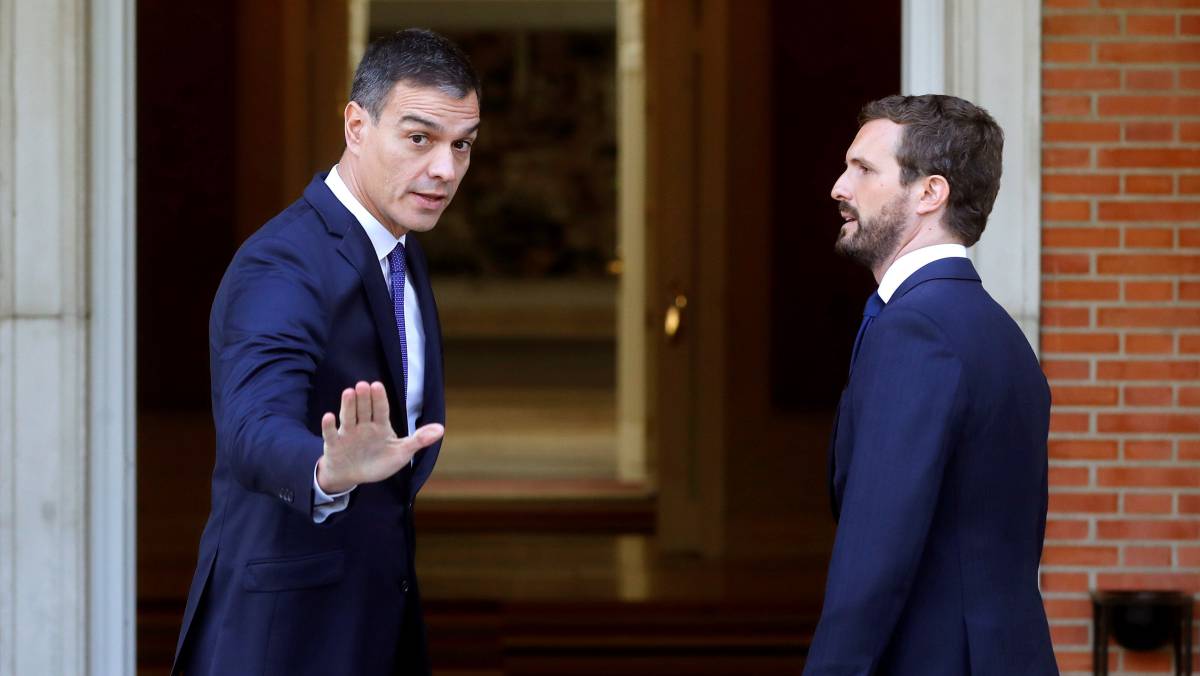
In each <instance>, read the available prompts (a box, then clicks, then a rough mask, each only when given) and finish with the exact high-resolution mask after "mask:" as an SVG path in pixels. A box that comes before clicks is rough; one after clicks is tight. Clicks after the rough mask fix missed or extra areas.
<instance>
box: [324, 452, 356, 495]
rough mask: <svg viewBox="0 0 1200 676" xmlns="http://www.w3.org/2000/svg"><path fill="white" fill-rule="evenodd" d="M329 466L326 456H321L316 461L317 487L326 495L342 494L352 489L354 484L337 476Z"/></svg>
mask: <svg viewBox="0 0 1200 676" xmlns="http://www.w3.org/2000/svg"><path fill="white" fill-rule="evenodd" d="M331 464H332V463H330V462H329V456H327V455H322V456H321V459H320V460H318V461H317V487H319V488H320V489H321V490H322V491H324V492H325V493H326V494H327V495H333V494H335V493H344V492H346V491H348V490H350V489H351V488H354V486H355V484H354V483H353V482H350V481H346V480H344V479H341V478H339V477H338V476H337V473H336V471H334V470H333V469H331V468H330V465H331Z"/></svg>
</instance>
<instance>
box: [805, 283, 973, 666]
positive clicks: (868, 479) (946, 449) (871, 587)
mask: <svg viewBox="0 0 1200 676" xmlns="http://www.w3.org/2000/svg"><path fill="white" fill-rule="evenodd" d="M854 369H855V373H854V376H853V378H852V381H851V384H850V387H851V391H850V392H849V395H850V407H851V408H850V411H849V412H850V414H851V415H852V416H853V419H852V424H853V429H854V440H853V449H852V455H851V458H850V462H849V465H848V467H847V470H846V483H845V489H844V491H843V498H842V508H841V516H840V520H839V522H838V528H837V535H836V537H835V540H834V546H833V555H832V559H831V561H830V565H829V577H828V580H827V583H826V589H825V602H824V607H823V609H822V611H821V620H820V622H819V624H818V625H817V631H816V635H815V636H814V637H813V644H812V647H811V649H810V651H809V659H808V664H807V666H806V668H805V672H804V673H805V675H806V676H868V675H871V674H875V673H876V671H875V670H876V669H877V666H878V664H879V661H880V659H881V657H882V654H883V652H884V650H886V649H887V646H888V642H889V639H890V637H891V635H892V633H893V632H894V629H895V626H896V623H897V621H898V620H899V617H900V613H901V612H902V611H903V609H904V607H905V603H906V601H907V598H908V595H909V592H910V589H911V587H912V583H913V579H914V578H915V576H916V572H917V567H918V565H919V564H920V559H921V555H922V553H923V551H924V549H925V542H926V538H927V536H928V533H929V528H930V524H931V522H932V521H933V514H934V510H935V508H936V505H937V501H938V495H939V493H940V491H941V487H942V479H943V474H944V472H945V467H946V464H947V462H948V456H949V453H950V449H951V448H952V446H953V440H954V438H955V436H956V431H957V429H958V426H959V424H960V423H961V420H962V417H963V406H964V404H965V401H966V396H967V395H966V392H965V384H964V378H963V373H962V365H961V362H960V361H959V360H958V358H957V357H956V356H955V354H954V353H953V352H952V351H951V349H950V348H949V345H948V343H947V341H946V340H945V337H944V336H943V335H942V333H941V331H940V329H939V328H938V327H937V326H936V325H935V324H934V323H933V321H932V320H930V319H929V318H927V317H925V316H924V315H922V314H920V313H918V312H915V311H913V310H909V309H907V308H903V307H895V308H889V309H888V310H885V311H884V312H883V313H882V314H880V315H879V317H878V318H877V319H876V320H875V322H874V324H873V325H872V327H871V329H870V330H869V331H868V333H867V335H866V337H865V338H864V342H863V345H862V348H861V352H860V354H859V359H858V363H857V364H856V365H855V367H854Z"/></svg>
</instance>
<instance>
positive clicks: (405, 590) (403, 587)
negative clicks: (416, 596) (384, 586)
mask: <svg viewBox="0 0 1200 676" xmlns="http://www.w3.org/2000/svg"><path fill="white" fill-rule="evenodd" d="M400 593H401V594H407V593H408V580H401V581H400Z"/></svg>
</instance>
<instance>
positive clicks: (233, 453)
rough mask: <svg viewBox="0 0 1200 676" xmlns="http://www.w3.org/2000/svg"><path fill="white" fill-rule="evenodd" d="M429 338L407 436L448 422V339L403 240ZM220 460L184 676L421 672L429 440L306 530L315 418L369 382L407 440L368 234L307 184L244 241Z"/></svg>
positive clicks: (220, 343)
mask: <svg viewBox="0 0 1200 676" xmlns="http://www.w3.org/2000/svg"><path fill="white" fill-rule="evenodd" d="M405 248H406V251H407V262H408V270H409V275H410V276H411V278H412V283H413V287H414V291H415V292H416V296H417V302H418V303H419V304H420V307H421V316H422V319H423V322H424V329H425V382H424V387H425V394H424V403H423V408H422V414H421V417H420V419H419V421H418V424H425V423H431V422H439V423H441V422H444V421H445V399H444V392H443V378H442V351H441V350H442V348H441V331H440V329H439V324H438V314H437V308H436V306H435V305H434V299H433V292H432V289H431V287H430V285H429V276H428V266H427V265H426V262H425V258H424V255H423V254H422V252H421V247H420V245H419V244H418V243H417V241H416V238H415V237H413V236H412V235H411V234H410V235H409V237H408V238H407V240H406V247H405ZM209 355H210V367H211V369H212V407H213V420H214V423H215V425H216V433H217V435H216V436H217V449H216V464H215V469H214V471H213V476H212V511H211V513H210V515H209V518H208V522H207V524H206V525H205V527H204V533H203V535H202V536H201V538H200V554H199V562H198V565H197V568H196V573H195V576H194V578H193V580H192V586H191V590H190V592H189V594H188V600H187V606H186V609H185V611H184V618H183V627H182V629H181V631H180V635H179V642H178V645H177V648H176V666H177V668H181V669H182V670H183V673H184V674H185V675H187V676H192V674H222V675H224V674H251V673H253V674H281V675H282V674H301V673H312V674H318V673H321V674H363V675H373V674H397V673H404V674H409V673H428V664H427V657H426V654H425V638H424V635H425V633H424V631H425V630H424V625H423V624H422V619H421V613H420V600H419V593H418V589H417V583H416V578H415V572H414V569H413V548H414V541H413V521H412V507H413V499H414V497H415V496H416V494H417V491H418V490H419V489H420V488H421V485H422V484H423V483H424V482H425V479H426V478H428V476H429V473H430V472H431V471H432V469H433V465H434V462H435V461H436V459H437V455H438V449H439V448H440V443H439V444H435V445H433V446H430V447H429V448H426V449H424V450H422V451H421V452H419V453H418V454H417V456H416V457H415V458H414V462H413V465H412V467H410V468H406V469H404V470H403V471H401V472H400V473H398V474H396V475H395V476H393V477H392V478H390V479H388V480H385V481H382V482H379V483H375V484H368V485H363V486H359V487H358V488H357V489H355V490H354V492H353V493H351V494H350V502H349V506H348V507H347V508H346V509H345V510H344V511H342V512H339V513H337V514H334V515H332V516H331V517H329V518H328V519H327V520H326V521H325V522H324V523H321V524H316V523H313V519H312V513H311V507H312V485H313V470H314V467H315V465H316V463H317V459H318V458H319V457H320V456H321V454H322V450H323V442H322V439H321V434H320V420H321V416H322V414H324V413H325V412H330V411H331V412H334V413H336V412H337V411H338V410H339V409H340V396H341V392H342V390H343V389H345V388H346V387H352V386H353V385H354V383H355V382H357V381H360V380H365V381H368V382H369V381H374V380H379V381H381V382H382V383H383V384H384V387H385V388H386V389H387V394H388V402H389V404H390V405H391V418H392V427H393V428H394V429H395V430H396V433H397V434H399V435H401V436H404V435H405V434H407V433H408V421H407V416H406V413H405V409H406V407H405V404H404V396H403V395H404V387H403V377H404V376H403V373H404V372H403V366H402V363H401V348H400V338H399V335H398V333H397V330H396V323H395V319H394V317H393V313H392V300H391V295H390V293H389V292H388V290H387V285H386V283H385V281H384V278H383V274H382V273H381V272H380V265H379V260H378V259H377V258H376V256H375V250H374V249H373V248H372V246H371V242H370V240H369V239H368V237H367V234H366V232H365V231H364V230H363V228H362V226H361V225H360V224H359V223H358V221H357V220H356V219H355V218H354V216H352V215H351V214H350V212H349V211H347V210H346V208H345V207H344V206H343V205H342V204H341V203H340V202H339V201H338V200H337V198H336V197H334V195H333V193H332V192H330V190H329V188H328V187H327V186H326V185H325V183H324V175H318V176H317V177H316V178H314V179H313V181H312V183H311V184H309V186H308V188H307V189H306V190H305V191H304V196H303V197H302V198H301V199H299V200H297V201H296V202H295V203H294V204H292V205H291V206H289V207H288V208H287V209H285V210H284V211H283V212H282V213H280V214H279V215H278V216H276V217H275V218H273V219H272V220H270V221H269V222H268V223H267V224H266V225H264V226H263V227H262V228H261V229H260V230H259V231H258V232H256V233H255V234H254V235H253V236H251V237H250V238H249V239H248V240H246V242H245V244H243V245H242V247H241V248H240V249H239V250H238V252H237V254H236V255H235V256H234V259H233V261H232V262H231V263H230V265H229V268H228V269H227V270H226V272H225V276H224V278H223V279H222V280H221V285H220V288H219V289H218V290H217V295H216V298H215V299H214V301H213V307H212V315H211V318H210V322H209Z"/></svg>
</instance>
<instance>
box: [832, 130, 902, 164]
mask: <svg viewBox="0 0 1200 676" xmlns="http://www.w3.org/2000/svg"><path fill="white" fill-rule="evenodd" d="M903 130H904V127H902V126H901V125H898V124H896V123H895V122H892V121H891V120H871V121H870V122H868V123H866V124H864V125H863V126H862V127H860V128H859V130H858V134H857V135H856V136H855V137H854V142H853V143H851V144H850V149H849V150H847V151H846V161H850V160H851V159H859V158H861V159H864V160H867V161H870V162H876V163H879V162H882V161H885V160H891V161H893V162H894V161H895V159H896V146H897V145H899V143H900V134H901V133H902V132H903Z"/></svg>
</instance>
